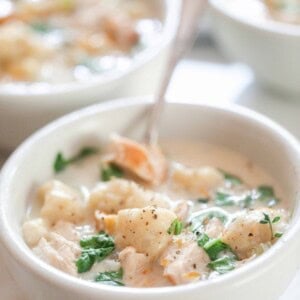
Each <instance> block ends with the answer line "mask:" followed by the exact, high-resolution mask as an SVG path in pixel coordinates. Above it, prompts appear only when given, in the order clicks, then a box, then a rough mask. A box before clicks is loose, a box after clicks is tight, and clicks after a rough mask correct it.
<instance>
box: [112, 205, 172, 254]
mask: <svg viewBox="0 0 300 300" xmlns="http://www.w3.org/2000/svg"><path fill="white" fill-rule="evenodd" d="M176 218H177V217H176V215H175V214H174V213H173V212H172V211H171V210H168V209H164V208H155V207H151V206H148V207H145V208H132V209H125V210H121V211H119V213H118V220H117V230H116V232H117V234H116V238H115V241H116V245H117V248H119V249H123V248H125V247H127V246H132V247H134V248H135V249H136V250H137V251H138V252H140V253H145V254H146V256H148V257H149V259H151V260H155V259H156V258H157V257H158V256H159V255H160V254H161V253H162V251H163V250H164V249H165V248H166V247H167V245H168V244H169V242H171V240H172V237H171V235H170V234H168V232H167V231H168V229H169V227H170V225H171V223H172V222H173V221H174V220H175V219H176Z"/></svg>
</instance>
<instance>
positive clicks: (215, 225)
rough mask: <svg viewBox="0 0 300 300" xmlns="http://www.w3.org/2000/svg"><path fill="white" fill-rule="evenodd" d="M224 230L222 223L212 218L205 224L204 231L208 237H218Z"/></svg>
mask: <svg viewBox="0 0 300 300" xmlns="http://www.w3.org/2000/svg"><path fill="white" fill-rule="evenodd" d="M223 230H224V224H223V223H222V221H221V220H220V219H218V218H212V219H210V220H208V222H207V223H206V224H205V227H204V231H205V233H206V234H207V235H208V236H209V237H210V238H218V237H220V235H221V234H222V232H223Z"/></svg>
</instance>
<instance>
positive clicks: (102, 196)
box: [88, 179, 169, 214]
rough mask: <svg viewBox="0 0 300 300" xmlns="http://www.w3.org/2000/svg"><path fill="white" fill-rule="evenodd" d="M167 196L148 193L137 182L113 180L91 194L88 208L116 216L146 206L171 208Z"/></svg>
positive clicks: (98, 187) (101, 185)
mask: <svg viewBox="0 0 300 300" xmlns="http://www.w3.org/2000/svg"><path fill="white" fill-rule="evenodd" d="M168 201H169V199H168V197H167V196H165V195H162V194H158V193H153V192H151V191H146V190H145V189H143V188H141V187H139V186H138V185H137V184H136V183H135V182H133V181H128V180H125V179H112V180H110V181H109V182H105V183H100V184H99V185H98V186H97V187H96V188H95V189H94V190H93V191H92V193H91V195H90V198H89V202H88V206H89V208H90V209H91V210H92V211H95V210H99V211H101V212H104V213H108V214H115V213H117V212H118V211H119V210H121V209H126V208H141V207H145V206H158V207H165V208H168V207H169V203H168Z"/></svg>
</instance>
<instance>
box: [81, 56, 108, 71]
mask: <svg viewBox="0 0 300 300" xmlns="http://www.w3.org/2000/svg"><path fill="white" fill-rule="evenodd" d="M78 66H83V67H85V68H87V69H88V70H89V71H90V72H91V73H93V74H97V73H102V72H104V71H105V69H103V67H101V65H100V63H99V61H97V60H96V59H93V58H85V59H84V60H82V61H81V62H80V63H79V64H78Z"/></svg>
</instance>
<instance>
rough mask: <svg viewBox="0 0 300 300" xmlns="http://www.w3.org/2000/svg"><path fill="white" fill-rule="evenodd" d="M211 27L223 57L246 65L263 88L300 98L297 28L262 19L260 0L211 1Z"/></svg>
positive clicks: (299, 56)
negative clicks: (223, 54)
mask: <svg viewBox="0 0 300 300" xmlns="http://www.w3.org/2000/svg"><path fill="white" fill-rule="evenodd" d="M210 8H211V15H212V25H213V31H214V33H215V37H216V39H217V42H218V44H219V45H220V47H221V49H222V50H223V51H224V53H225V54H226V55H227V56H228V57H230V58H232V59H235V60H238V61H241V62H244V63H246V64H247V65H249V66H250V67H251V68H252V69H253V71H254V73H255V75H256V78H257V80H258V82H259V83H261V84H262V85H264V86H267V87H269V88H271V89H274V90H276V91H280V92H283V93H286V94H291V95H294V96H295V95H296V96H298V98H299V95H300V54H299V53H300V25H291V24H288V23H282V22H276V21H273V20H272V19H271V18H270V19H268V18H267V17H264V15H265V14H266V11H264V6H263V4H262V3H261V1H260V0H210Z"/></svg>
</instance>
